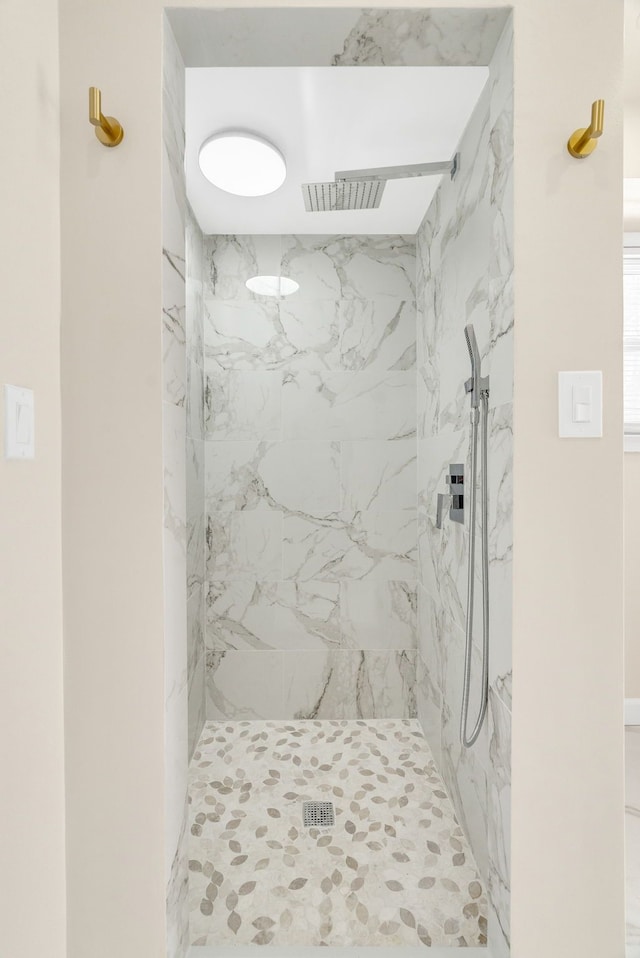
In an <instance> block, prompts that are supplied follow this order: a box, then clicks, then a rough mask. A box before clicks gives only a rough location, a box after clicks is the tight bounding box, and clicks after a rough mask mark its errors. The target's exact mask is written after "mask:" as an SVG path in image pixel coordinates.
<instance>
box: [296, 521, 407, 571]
mask: <svg viewBox="0 0 640 958" xmlns="http://www.w3.org/2000/svg"><path fill="white" fill-rule="evenodd" d="M416 535H417V525H416V516H415V514H414V513H412V512H410V511H409V510H405V511H400V510H396V511H393V512H392V511H387V512H355V513H354V512H342V513H340V514H339V515H338V516H330V517H327V518H324V519H321V518H319V519H313V518H310V517H308V516H295V515H285V516H284V520H283V574H284V578H285V579H297V580H305V579H324V580H328V581H332V582H337V581H339V580H341V579H367V578H370V579H378V580H383V581H388V580H393V579H409V580H412V579H415V576H416Z"/></svg>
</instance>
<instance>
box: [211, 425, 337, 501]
mask: <svg viewBox="0 0 640 958" xmlns="http://www.w3.org/2000/svg"><path fill="white" fill-rule="evenodd" d="M206 461H207V469H206V475H207V485H206V499H207V505H208V508H209V509H210V511H212V512H214V511H229V510H243V509H260V508H269V509H280V510H282V511H283V512H293V513H302V514H307V515H310V516H325V515H329V514H331V513H333V512H337V511H338V510H339V509H340V505H341V497H340V444H339V443H337V442H322V441H318V442H316V441H306V440H300V441H295V442H291V441H284V442H233V441H220V442H208V443H206Z"/></svg>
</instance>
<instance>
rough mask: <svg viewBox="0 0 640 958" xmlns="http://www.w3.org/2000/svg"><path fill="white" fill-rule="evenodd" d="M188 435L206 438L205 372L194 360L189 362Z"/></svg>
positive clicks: (195, 437)
mask: <svg viewBox="0 0 640 958" xmlns="http://www.w3.org/2000/svg"><path fill="white" fill-rule="evenodd" d="M187 435H188V436H191V437H192V438H193V439H203V438H204V371H203V369H202V366H199V365H198V364H197V363H194V362H193V360H189V361H188V362H187Z"/></svg>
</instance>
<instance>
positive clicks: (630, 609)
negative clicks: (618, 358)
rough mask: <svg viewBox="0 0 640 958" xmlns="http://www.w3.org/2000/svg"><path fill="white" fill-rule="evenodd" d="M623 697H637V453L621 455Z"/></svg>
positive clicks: (639, 557)
mask: <svg viewBox="0 0 640 958" xmlns="http://www.w3.org/2000/svg"><path fill="white" fill-rule="evenodd" d="M624 561H625V569H624V588H625V597H624V598H625V609H624V628H625V695H626V696H627V698H632V699H633V698H636V699H637V698H640V588H639V584H640V453H637V452H628V453H625V456H624Z"/></svg>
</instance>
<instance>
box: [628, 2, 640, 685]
mask: <svg viewBox="0 0 640 958" xmlns="http://www.w3.org/2000/svg"><path fill="white" fill-rule="evenodd" d="M639 18H640V0H625V54H624V175H625V176H628V177H631V178H634V177H636V178H637V177H640V19H639ZM624 228H625V230H627V231H629V232H632V231H640V219H638V218H631V217H630V216H625V222H624ZM624 562H625V570H624V588H625V612H624V628H625V683H624V684H625V695H626V696H627V698H640V589H639V588H638V584H639V583H640V453H626V454H625V457H624Z"/></svg>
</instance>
